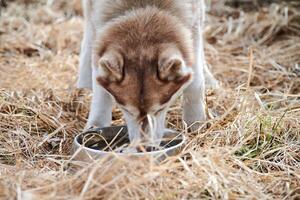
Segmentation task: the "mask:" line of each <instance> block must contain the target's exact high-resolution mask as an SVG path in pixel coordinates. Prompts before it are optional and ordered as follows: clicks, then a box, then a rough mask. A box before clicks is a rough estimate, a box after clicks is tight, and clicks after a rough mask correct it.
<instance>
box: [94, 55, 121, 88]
mask: <svg viewBox="0 0 300 200" xmlns="http://www.w3.org/2000/svg"><path fill="white" fill-rule="evenodd" d="M123 65H124V59H123V56H122V55H121V54H120V53H119V52H117V51H115V50H108V51H106V52H105V53H104V54H103V55H102V57H100V59H99V61H98V67H99V71H100V74H99V77H98V79H103V80H105V81H109V82H119V81H121V80H122V78H123V68H124V66H123Z"/></svg>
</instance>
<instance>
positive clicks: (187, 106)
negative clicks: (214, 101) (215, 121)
mask: <svg viewBox="0 0 300 200" xmlns="http://www.w3.org/2000/svg"><path fill="white" fill-rule="evenodd" d="M194 38H195V42H194V50H195V56H196V62H195V65H194V66H193V70H194V79H193V81H192V83H191V85H189V87H188V88H187V89H186V90H185V91H184V93H183V119H184V121H185V122H186V123H187V125H188V126H189V128H191V129H192V130H196V129H198V128H199V123H197V122H203V121H205V120H206V112H205V78H204V65H205V58H204V48H203V39H202V33H201V31H200V27H199V28H198V32H196V33H195V36H194ZM191 125H193V126H191Z"/></svg>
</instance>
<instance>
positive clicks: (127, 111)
mask: <svg viewBox="0 0 300 200" xmlns="http://www.w3.org/2000/svg"><path fill="white" fill-rule="evenodd" d="M121 108H122V109H123V110H124V111H125V112H126V113H128V114H129V115H131V116H133V113H132V112H130V111H129V110H127V109H126V108H124V107H121Z"/></svg>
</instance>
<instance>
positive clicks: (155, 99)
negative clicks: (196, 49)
mask: <svg viewBox="0 0 300 200" xmlns="http://www.w3.org/2000/svg"><path fill="white" fill-rule="evenodd" d="M132 2H136V1H132ZM155 2H158V1H155ZM170 2H171V1H170ZM169 45H173V46H174V45H175V46H176V47H177V48H178V49H179V51H180V52H181V54H182V57H183V59H184V61H185V62H186V64H187V65H188V66H191V65H192V64H193V48H192V37H191V32H190V30H189V29H187V27H186V26H184V25H183V24H182V22H181V21H180V20H179V19H178V18H177V17H175V16H173V15H171V14H170V13H168V12H165V11H161V10H159V9H157V8H154V7H147V8H140V9H137V10H135V11H132V12H131V13H128V14H127V15H126V16H122V17H118V18H116V19H114V20H112V21H111V22H108V24H107V25H106V26H105V27H104V29H103V32H102V33H101V34H100V36H99V42H98V43H97V48H96V52H95V57H96V58H98V59H99V58H100V57H101V56H103V54H104V53H105V52H106V51H107V50H108V49H110V50H111V49H113V50H116V51H118V52H119V53H120V54H121V55H122V56H123V59H124V68H123V78H122V80H121V81H118V82H112V81H109V80H107V79H105V78H103V77H98V79H97V80H98V82H99V83H100V84H101V85H102V86H103V87H104V88H105V89H106V90H107V91H109V92H110V93H111V94H112V95H113V96H114V97H115V99H116V101H117V102H118V103H120V104H123V105H125V104H126V105H132V106H135V107H137V108H138V109H139V111H140V117H141V118H142V117H144V116H145V115H146V114H147V113H148V112H150V109H151V106H153V105H154V104H159V105H161V104H164V103H167V102H168V101H169V100H170V98H171V97H172V96H173V94H174V93H176V92H177V91H178V90H179V89H180V88H181V87H182V86H183V85H184V84H185V83H186V82H187V81H189V80H190V79H191V75H187V76H184V77H181V79H179V80H174V81H165V80H161V79H159V76H158V58H159V55H160V54H161V51H163V49H164V48H166V47H168V46H169Z"/></svg>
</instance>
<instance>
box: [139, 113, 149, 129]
mask: <svg viewBox="0 0 300 200" xmlns="http://www.w3.org/2000/svg"><path fill="white" fill-rule="evenodd" d="M140 125H141V128H142V131H144V132H146V129H147V127H148V119H147V117H146V116H145V117H143V118H141V120H140Z"/></svg>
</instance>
